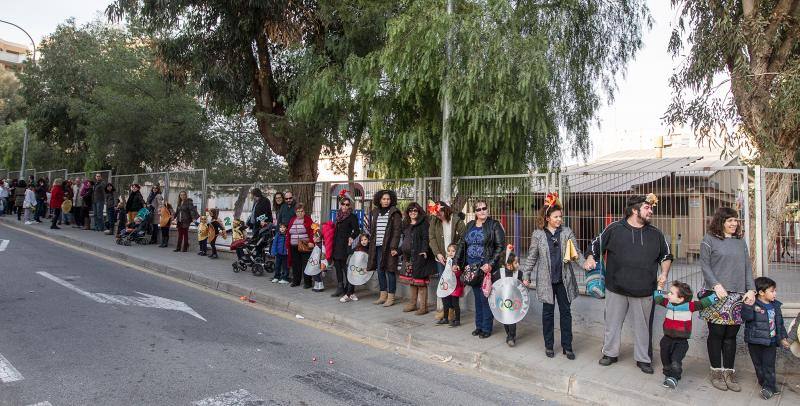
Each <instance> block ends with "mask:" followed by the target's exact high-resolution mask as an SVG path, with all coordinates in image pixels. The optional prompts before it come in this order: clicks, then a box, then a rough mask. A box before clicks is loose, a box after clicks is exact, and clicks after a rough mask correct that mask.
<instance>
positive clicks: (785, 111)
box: [664, 0, 800, 167]
mask: <svg viewBox="0 0 800 406" xmlns="http://www.w3.org/2000/svg"><path fill="white" fill-rule="evenodd" d="M672 4H673V7H675V8H676V9H677V14H678V16H679V19H678V23H677V26H676V28H675V30H674V31H673V34H672V38H671V40H670V50H671V51H672V52H673V54H674V56H675V57H676V58H678V57H680V58H682V59H685V60H683V61H682V63H681V64H680V68H679V69H678V70H677V71H676V73H675V74H674V75H673V77H672V79H671V81H670V83H671V85H672V88H673V93H674V97H673V102H672V104H671V105H670V107H669V110H668V111H667V113H666V115H665V117H664V119H665V121H667V122H668V123H670V124H684V123H685V124H689V125H690V126H691V127H692V128H693V129H694V130H695V131H696V132H698V133H699V134H700V135H702V136H703V137H705V138H706V139H707V140H711V141H717V142H721V143H722V144H723V145H725V146H727V147H730V148H734V149H735V148H739V147H741V146H751V147H753V148H754V149H755V151H756V152H757V154H758V156H757V159H756V161H757V162H759V163H761V164H764V165H774V166H779V167H794V166H795V165H796V164H797V157H798V147H800V138H799V137H798V136H797V134H798V131H800V110H798V109H797V106H798V105H800V47H798V43H800V2H798V1H795V0H768V1H753V0H749V1H748V0H715V1H705V0H689V1H683V0H681V1H678V0H672ZM684 55H685V56H684Z"/></svg>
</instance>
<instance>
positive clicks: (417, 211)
mask: <svg viewBox="0 0 800 406" xmlns="http://www.w3.org/2000/svg"><path fill="white" fill-rule="evenodd" d="M408 212H409V213H419V210H417V209H411V210H409V211H408Z"/></svg>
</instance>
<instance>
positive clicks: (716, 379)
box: [708, 368, 728, 391]
mask: <svg viewBox="0 0 800 406" xmlns="http://www.w3.org/2000/svg"><path fill="white" fill-rule="evenodd" d="M708 380H709V381H711V386H713V387H715V388H717V389H719V390H723V391H726V390H728V385H727V384H726V383H725V377H724V376H723V375H722V368H711V375H710V376H709V377H708Z"/></svg>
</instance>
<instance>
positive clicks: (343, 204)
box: [342, 203, 350, 207]
mask: <svg viewBox="0 0 800 406" xmlns="http://www.w3.org/2000/svg"><path fill="white" fill-rule="evenodd" d="M342 206H348V207H350V203H342Z"/></svg>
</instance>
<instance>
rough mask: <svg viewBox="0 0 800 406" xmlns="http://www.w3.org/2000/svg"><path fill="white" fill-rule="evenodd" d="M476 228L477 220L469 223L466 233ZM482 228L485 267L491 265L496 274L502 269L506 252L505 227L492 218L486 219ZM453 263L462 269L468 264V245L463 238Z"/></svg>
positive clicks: (496, 276) (495, 277) (495, 276)
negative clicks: (501, 262) (501, 265)
mask: <svg viewBox="0 0 800 406" xmlns="http://www.w3.org/2000/svg"><path fill="white" fill-rule="evenodd" d="M474 226H475V220H472V221H470V222H469V223H467V226H466V227H465V231H464V233H465V234H466V233H468V232H469V230H470V229H471V228H472V227H474ZM482 227H483V230H484V233H483V235H484V237H483V265H485V264H489V265H491V267H492V272H493V273H494V272H495V271H497V270H498V269H500V261H501V260H502V258H503V254H504V253H505V251H506V232H505V230H503V226H502V225H501V224H500V222H499V221H497V220H495V219H493V218H491V217H489V218H487V219H486V221H485V222H484V223H483V226H482ZM453 263H454V264H456V265H458V266H459V268H461V269H463V268H464V266H465V265H466V264H467V243H466V242H465V241H464V238H461V241H459V242H458V248H456V256H455V260H454V261H453ZM499 277H500V276H499V274H498V275H493V276H492V279H493V280H497V279H499Z"/></svg>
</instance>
